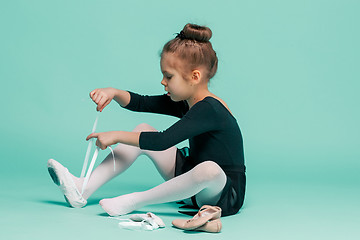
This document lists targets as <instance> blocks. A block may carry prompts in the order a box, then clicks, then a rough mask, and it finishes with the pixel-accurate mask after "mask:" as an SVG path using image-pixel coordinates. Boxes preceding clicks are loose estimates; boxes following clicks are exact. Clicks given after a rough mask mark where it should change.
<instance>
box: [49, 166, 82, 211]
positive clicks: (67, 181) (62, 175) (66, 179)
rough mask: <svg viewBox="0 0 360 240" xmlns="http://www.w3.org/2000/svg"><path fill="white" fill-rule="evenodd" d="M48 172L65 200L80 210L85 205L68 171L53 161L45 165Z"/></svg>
mask: <svg viewBox="0 0 360 240" xmlns="http://www.w3.org/2000/svg"><path fill="white" fill-rule="evenodd" d="M47 167H48V171H49V173H50V176H51V178H52V180H53V181H54V183H55V184H56V185H58V186H59V189H60V191H61V192H62V193H63V194H64V197H65V200H66V201H67V202H68V203H69V205H70V206H72V207H74V208H81V207H83V206H85V205H86V204H87V201H86V200H85V199H84V198H83V197H82V195H81V193H80V192H79V190H78V189H77V187H76V185H75V182H74V181H73V179H72V176H71V174H70V173H69V170H68V169H67V168H66V167H64V166H63V165H61V164H60V163H59V162H57V161H55V160H54V159H49V161H48V163H47Z"/></svg>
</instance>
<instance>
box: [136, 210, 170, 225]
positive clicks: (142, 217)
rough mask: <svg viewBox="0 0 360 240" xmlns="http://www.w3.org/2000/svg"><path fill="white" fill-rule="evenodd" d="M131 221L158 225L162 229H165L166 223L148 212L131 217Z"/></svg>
mask: <svg viewBox="0 0 360 240" xmlns="http://www.w3.org/2000/svg"><path fill="white" fill-rule="evenodd" d="M130 219H131V220H133V221H135V222H141V221H145V222H148V223H150V224H151V223H156V224H157V225H158V226H159V227H161V228H163V227H165V223H164V222H163V220H161V218H159V217H158V216H156V215H155V214H153V213H152V212H148V213H146V214H133V215H131V216H130Z"/></svg>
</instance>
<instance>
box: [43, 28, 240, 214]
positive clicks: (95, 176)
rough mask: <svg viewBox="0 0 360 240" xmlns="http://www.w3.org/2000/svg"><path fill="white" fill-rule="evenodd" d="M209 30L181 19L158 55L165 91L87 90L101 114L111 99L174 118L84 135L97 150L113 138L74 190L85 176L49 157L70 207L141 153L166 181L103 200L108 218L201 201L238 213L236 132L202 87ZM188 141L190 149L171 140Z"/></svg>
mask: <svg viewBox="0 0 360 240" xmlns="http://www.w3.org/2000/svg"><path fill="white" fill-rule="evenodd" d="M211 36H212V32H211V30H210V29H209V28H208V27H204V26H198V25H195V24H186V25H185V27H184V28H183V30H182V31H181V32H180V33H179V34H177V36H176V37H175V38H174V39H172V40H170V41H169V42H167V43H166V44H165V45H164V47H163V50H162V52H161V61H160V65H161V71H162V74H163V79H162V81H161V84H162V85H163V86H164V88H165V92H167V93H166V94H163V95H158V96H144V95H139V94H136V93H133V92H129V91H123V90H118V89H114V88H100V89H95V90H93V91H92V92H91V93H90V97H91V99H92V100H93V101H94V102H95V103H96V104H97V111H102V110H103V109H104V108H105V107H106V106H107V105H108V104H109V103H110V102H111V100H112V99H114V100H115V101H116V102H117V103H118V104H119V105H120V106H121V107H124V108H126V109H128V110H131V111H138V112H152V113H159V114H167V115H171V116H175V117H178V118H180V120H178V121H177V122H176V123H175V124H173V125H172V126H170V127H169V128H168V129H166V130H165V131H161V132H159V131H157V130H156V129H155V128H153V127H151V126H150V125H148V124H145V123H143V124H140V125H138V126H137V127H136V128H135V129H134V130H133V131H132V132H124V131H112V132H100V133H92V134H90V135H89V136H88V137H87V138H86V140H89V139H91V138H96V145H97V146H98V147H100V148H101V149H103V150H104V149H106V148H107V147H108V146H110V145H113V144H116V143H119V144H118V146H117V147H116V148H115V149H114V154H115V161H116V170H115V171H114V168H113V158H112V154H109V155H108V156H107V157H106V158H105V159H104V161H103V162H102V163H101V164H100V165H99V166H98V167H97V168H96V169H95V170H94V171H93V172H92V174H91V176H90V178H89V182H88V184H87V186H86V188H85V190H84V192H83V194H80V192H81V188H82V184H83V181H84V178H77V177H75V176H73V175H72V174H70V173H69V171H68V170H67V169H66V168H65V167H63V166H62V165H61V164H60V163H58V162H56V161H55V160H53V159H50V160H49V161H48V169H49V172H50V175H51V177H52V178H53V180H54V182H55V183H56V184H58V185H59V187H60V190H61V191H62V192H63V194H64V195H65V199H66V200H67V201H68V203H69V204H70V205H71V206H73V207H83V206H85V205H86V204H87V199H88V198H89V197H90V196H91V195H92V194H93V193H94V192H95V191H96V190H97V189H98V188H99V187H101V186H102V185H103V184H105V183H106V182H108V181H109V180H110V179H112V178H114V177H115V176H117V175H119V174H120V173H122V172H123V171H125V170H126V169H127V168H128V167H130V166H131V164H133V163H134V161H135V160H136V159H137V158H138V157H139V156H140V155H142V154H145V155H146V156H148V157H149V158H150V159H151V160H152V161H153V163H154V164H155V166H156V168H157V170H158V171H159V172H160V174H161V176H162V177H163V178H164V180H165V182H164V183H162V184H160V185H158V186H156V187H154V188H152V189H149V190H147V191H144V192H134V193H130V194H126V195H122V196H119V197H115V198H107V199H102V200H101V201H100V205H101V207H102V208H103V209H104V210H105V211H106V212H107V213H108V214H109V215H110V216H117V215H123V214H127V213H130V212H132V211H134V210H136V209H139V208H141V207H143V206H145V205H149V204H158V203H165V202H172V201H178V200H184V201H185V202H187V203H189V201H191V203H192V204H193V205H194V206H195V207H199V206H200V207H201V206H202V205H204V204H208V205H216V206H219V207H221V208H222V216H227V215H232V214H236V213H237V212H238V211H239V209H240V208H241V206H242V205H243V201H244V195H245V181H246V178H245V165H244V153H243V142H242V136H241V132H240V129H239V126H238V124H237V121H236V119H235V117H234V116H233V115H232V113H231V111H230V110H229V108H228V106H227V105H226V103H225V102H224V101H223V100H222V99H221V98H219V97H217V96H215V95H214V94H213V93H211V92H210V91H209V90H208V83H209V80H210V79H211V78H212V77H213V76H214V75H215V73H216V70H217V64H218V59H217V57H216V53H215V51H214V50H213V48H212V45H211V43H210V42H209V39H210V38H211ZM186 139H189V145H190V147H185V148H182V149H177V148H176V147H175V145H176V144H177V143H180V142H182V141H184V140H186Z"/></svg>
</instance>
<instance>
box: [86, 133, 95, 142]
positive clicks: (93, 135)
mask: <svg viewBox="0 0 360 240" xmlns="http://www.w3.org/2000/svg"><path fill="white" fill-rule="evenodd" d="M91 138H97V133H92V134H90V135H89V136H87V137H86V141H89V139H91Z"/></svg>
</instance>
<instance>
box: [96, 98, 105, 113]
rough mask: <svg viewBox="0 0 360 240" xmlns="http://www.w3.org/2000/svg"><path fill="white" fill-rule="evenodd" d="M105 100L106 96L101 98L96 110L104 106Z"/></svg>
mask: <svg viewBox="0 0 360 240" xmlns="http://www.w3.org/2000/svg"><path fill="white" fill-rule="evenodd" d="M106 100H107V99H106V97H103V98H101V100H100V101H99V103H98V106H97V109H96V110H98V111H100V109H102V108H104V107H105V106H104V104H105V103H106Z"/></svg>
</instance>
